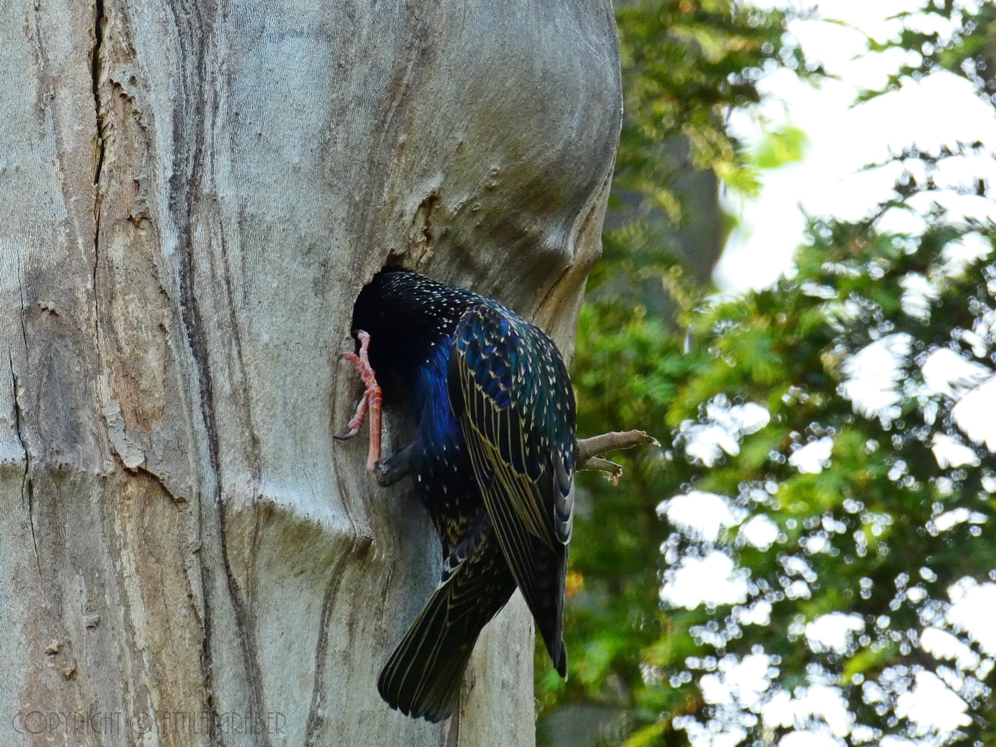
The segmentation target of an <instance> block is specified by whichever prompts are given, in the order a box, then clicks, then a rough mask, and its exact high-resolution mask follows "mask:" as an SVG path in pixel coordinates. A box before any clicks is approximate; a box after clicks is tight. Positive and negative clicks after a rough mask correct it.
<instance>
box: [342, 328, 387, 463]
mask: <svg viewBox="0 0 996 747" xmlns="http://www.w3.org/2000/svg"><path fill="white" fill-rule="evenodd" d="M356 336H357V337H358V338H359V340H360V354H359V355H357V354H356V353H343V354H342V355H341V356H340V357H341V358H343V360H347V361H349V362H350V363H352V364H353V365H354V366H356V370H357V371H358V372H359V374H360V378H361V379H363V385H364V386H365V387H366V389H365V390H364V392H363V399H361V400H360V404H358V405H357V406H356V414H355V415H353V419H352V420H350V421H349V423H348V424H347V427H348V428H349V430H348V431H347V432H346V433H344V434H343V435H341V436H336V438H338V439H339V440H340V441H345V440H346V439H349V438H352V437H353V436H355V435H356V434H357V433H359V432H360V426H361V425H363V418H364V417H365V416H366V414H367V411H368V410H369V411H370V450H369V452H368V453H367V472H369V473H370V474H374V472H375V471H376V469H377V462H379V461H380V412H381V403H382V402H383V394H382V393H381V391H380V385H379V384H378V383H377V378H376V377H375V376H374V370H373V368H371V367H370V358H369V356H368V354H367V350H368V349H369V348H370V335H369V334H367V333H366V332H364V331H363V330H359V331H357V333H356Z"/></svg>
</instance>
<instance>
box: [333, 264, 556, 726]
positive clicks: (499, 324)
mask: <svg viewBox="0 0 996 747" xmlns="http://www.w3.org/2000/svg"><path fill="white" fill-rule="evenodd" d="M353 326H354V328H355V329H357V330H360V329H362V330H365V331H366V332H368V333H369V334H370V346H369V354H370V362H371V365H372V367H373V369H374V371H376V372H377V375H378V378H379V379H380V380H381V385H382V386H384V392H385V396H386V397H387V398H388V401H390V399H391V398H392V396H396V393H395V392H393V391H392V390H391V387H390V384H389V379H390V378H391V377H392V376H393V377H395V378H400V379H403V380H404V381H405V382H406V384H407V387H408V389H409V390H410V394H411V401H412V404H413V406H414V408H415V415H416V421H417V427H416V436H415V440H414V443H413V444H412V447H411V449H410V451H409V452H408V454H409V455H410V460H411V468H412V472H413V475H414V482H415V490H416V493H417V494H418V496H419V497H420V499H421V500H422V502H423V503H424V504H425V506H426V508H427V509H428V511H429V514H430V516H431V517H432V520H433V523H434V524H435V526H436V529H437V530H438V532H439V535H440V538H441V539H442V543H443V552H444V556H445V558H446V559H445V563H444V569H443V574H442V579H441V582H440V585H439V587H438V588H437V589H436V591H435V592H434V594H433V596H432V598H431V599H430V600H429V602H428V603H427V604H426V606H425V607H424V608H423V610H422V612H421V613H420V614H419V616H418V618H416V620H415V622H414V623H413V624H412V626H411V627H410V628H409V630H408V632H407V634H406V635H405V637H404V639H403V640H402V642H401V644H400V645H399V646H398V648H397V649H396V650H395V652H394V654H393V655H392V656H391V658H390V660H389V661H388V663H387V665H386V666H385V667H384V670H383V672H382V673H381V677H380V681H379V688H380V692H381V695H382V696H383V697H384V699H385V700H386V701H387V702H388V703H389V704H390V705H391V706H392V707H395V708H398V709H399V710H401V711H402V712H404V713H406V714H408V715H410V716H412V717H416V718H418V717H421V718H426V719H428V720H430V721H438V720H440V719H443V718H446V717H448V716H449V715H450V714H451V713H452V712H453V710H454V708H455V706H456V703H457V698H458V695H459V689H460V684H461V682H462V679H463V672H464V669H465V668H466V665H467V662H468V661H469V659H470V654H471V652H472V651H473V647H474V643H475V642H476V640H477V637H478V635H479V634H480V632H481V630H482V629H483V627H484V625H486V624H487V622H488V621H489V620H490V619H491V618H492V617H493V616H494V615H495V614H497V613H498V611H499V610H501V608H502V607H503V606H504V605H505V603H506V602H507V601H508V599H509V598H510V597H511V595H512V593H513V592H514V591H515V588H516V586H518V587H519V588H520V589H521V590H522V593H523V596H524V597H525V599H526V603H527V604H528V605H529V608H530V610H531V611H532V614H533V617H534V619H535V620H536V624H537V627H538V628H539V631H540V634H541V636H542V637H543V640H544V642H545V644H546V647H547V650H548V651H549V652H550V657H551V659H552V661H553V664H554V667H555V668H556V669H557V671H558V672H559V673H560V674H561V676H566V672H567V654H566V651H565V649H564V643H563V603H564V581H565V574H566V567H567V549H568V543H569V542H570V536H571V527H572V517H573V503H574V451H575V433H574V422H575V404H574V392H573V390H572V388H571V383H570V379H569V378H568V375H567V369H566V367H565V366H564V363H563V361H562V359H561V357H560V354H559V353H558V351H557V349H556V347H555V346H554V345H553V343H552V342H551V341H550V340H549V338H548V337H547V336H546V335H545V334H543V332H542V331H540V330H539V329H538V328H536V327H535V326H533V325H532V324H530V323H529V322H527V321H525V320H524V319H522V318H521V317H519V316H518V315H517V314H515V313H514V312H512V311H510V310H509V309H507V308H505V307H504V306H502V305H501V304H499V303H497V302H496V301H492V300H490V299H487V298H484V297H482V296H479V295H477V294H475V293H471V292H470V291H466V290H463V289H459V288H453V287H450V286H447V285H444V284H442V283H437V282H435V281H433V280H430V279H428V278H425V277H423V276H421V275H417V274H415V273H411V272H407V271H402V270H385V271H383V272H381V273H380V274H379V275H377V277H375V278H374V280H373V281H372V282H371V283H370V285H368V286H367V287H366V288H364V290H363V292H362V293H361V294H360V297H359V298H358V299H357V302H356V307H355V311H354V316H353Z"/></svg>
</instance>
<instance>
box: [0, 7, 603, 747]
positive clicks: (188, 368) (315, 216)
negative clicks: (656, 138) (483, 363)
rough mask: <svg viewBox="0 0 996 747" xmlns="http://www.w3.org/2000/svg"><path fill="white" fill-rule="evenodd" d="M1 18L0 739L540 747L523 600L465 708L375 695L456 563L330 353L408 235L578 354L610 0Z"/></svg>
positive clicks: (599, 181)
mask: <svg viewBox="0 0 996 747" xmlns="http://www.w3.org/2000/svg"><path fill="white" fill-rule="evenodd" d="M0 39H3V43H2V44H0V115H2V122H3V133H2V135H0V137H2V144H3V145H2V148H0V198H2V199H0V226H2V229H0V501H2V503H0V507H2V510H0V568H2V572H0V610H2V612H0V621H2V624H3V628H4V631H5V632H4V635H2V636H0V743H3V744H4V745H8V744H9V745H28V744H49V743H55V744H63V743H67V744H87V745H117V744H143V745H167V744H179V745H201V744H226V745H227V744H232V745H243V744H246V745H257V744H258V745H304V744H308V745H339V744H343V745H346V744H349V745H352V744H375V745H382V744H385V745H386V744H393V745H440V744H447V745H474V746H475V747H480V746H483V745H528V744H531V743H532V741H533V728H534V727H533V696H532V657H533V634H532V623H531V620H530V618H529V615H528V612H527V611H526V610H525V607H524V605H523V604H522V602H521V599H520V598H519V597H518V595H516V597H515V598H514V599H513V602H512V603H511V604H510V605H509V607H508V609H506V610H505V611H504V612H503V613H502V614H501V615H500V616H499V617H498V618H497V619H496V620H495V621H494V622H493V623H492V624H491V625H490V626H489V629H488V630H487V631H486V632H485V635H484V636H483V637H482V640H481V642H480V643H479V645H478V650H477V653H476V654H475V658H474V660H473V662H472V665H471V670H470V672H469V673H468V678H467V684H466V686H465V690H464V694H463V697H462V704H461V710H460V713H459V714H458V716H456V717H454V719H452V720H451V721H450V722H449V723H447V724H443V725H429V724H425V723H423V722H414V721H411V720H409V719H407V718H405V717H403V716H401V715H399V714H397V713H395V712H393V711H391V710H390V709H389V708H388V707H387V706H386V705H385V704H384V703H383V702H382V701H381V699H380V697H379V696H378V694H377V691H376V677H377V674H378V672H379V670H380V667H381V666H382V665H383V663H384V661H385V660H386V658H387V656H388V655H389V653H390V650H391V649H392V647H393V645H394V644H395V643H396V642H397V641H398V640H399V639H400V637H401V635H402V633H403V632H404V629H405V627H406V626H407V624H408V623H409V622H410V620H411V619H412V618H413V617H414V615H415V613H416V611H417V610H418V608H419V606H420V605H421V603H422V602H423V601H424V600H425V599H427V598H428V595H429V593H430V591H431V589H432V588H433V586H434V582H435V580H436V578H437V577H438V568H439V562H440V559H439V557H438V548H437V544H438V543H437V541H436V540H435V538H434V536H433V532H432V530H431V527H430V524H429V522H428V519H427V517H426V516H425V513H424V511H423V510H422V508H421V507H420V506H419V505H418V504H417V501H416V500H415V499H414V497H413V496H411V494H410V492H409V491H408V490H407V489H406V486H405V483H401V484H400V485H398V486H396V487H394V488H391V489H389V490H384V489H379V488H377V487H376V485H375V483H374V481H373V479H372V478H371V477H370V476H369V475H367V474H366V472H365V471H364V469H363V465H364V461H365V453H366V446H365V444H364V443H361V441H362V440H363V439H357V440H356V441H354V442H350V443H349V444H346V445H341V444H338V443H336V442H334V441H333V440H332V434H333V433H337V432H341V431H342V430H343V428H344V424H345V423H346V421H347V420H348V419H349V416H350V414H351V411H352V408H353V406H354V405H355V401H356V398H357V396H358V394H359V391H360V389H359V385H358V381H357V379H356V377H355V373H354V371H353V370H352V369H351V368H350V367H349V366H348V365H346V364H342V363H340V362H339V360H338V354H339V353H340V352H342V351H344V350H347V349H349V348H350V338H349V323H350V314H351V307H352V302H353V299H354V298H355V297H356V295H357V293H358V292H359V289H360V288H361V287H362V285H363V284H364V283H365V282H366V281H367V280H368V279H369V278H370V277H371V276H372V275H373V274H374V272H376V270H377V269H378V268H379V267H380V266H381V265H382V264H383V263H384V262H385V261H386V260H387V259H388V258H389V257H390V258H393V261H398V262H401V263H403V264H404V265H405V266H408V267H411V268H417V269H419V270H421V271H423V272H426V273H427V274H430V275H432V276H433V277H436V278H438V279H441V280H444V281H448V282H451V283H456V284H460V285H465V286H469V287H472V288H473V289H474V290H477V291H478V292H481V293H484V294H486V295H490V296H493V297H495V298H498V299H499V300H501V301H503V302H505V303H507V304H508V305H510V306H512V307H513V308H515V309H517V310H518V311H520V312H521V313H523V314H525V315H526V316H528V317H531V318H533V319H535V320H537V321H538V322H539V323H540V324H541V325H542V326H544V327H545V328H546V329H547V330H548V331H549V332H550V333H551V334H552V335H553V336H554V338H555V339H556V341H557V342H558V343H559V344H560V345H561V348H562V350H564V351H565V352H567V353H569V352H570V350H571V346H572V338H573V331H574V325H575V322H576V316H577V311H578V308H579V304H580V299H581V291H582V289H583V284H584V279H585V276H586V274H587V270H588V268H589V267H590V265H591V263H592V262H594V261H595V259H596V258H597V255H598V252H599V232H600V229H601V225H602V218H603V213H604V207H605V201H606V197H607V191H608V184H609V178H610V172H611V168H612V161H613V156H614V152H615V146H616V142H617V138H618V130H619V123H620V101H621V97H620V89H619V72H618V49H617V42H616V35H615V26H614V22H613V17H612V9H611V6H610V3H609V1H608V0H544V1H543V2H536V1H535V0H502V2H493V1H492V0H436V1H433V2H429V1H428V0H426V1H424V2H423V1H421V0H410V1H409V2H405V1H404V0H394V1H388V2H383V0H381V2H373V0H368V2H332V3H325V2H314V1H313V2H298V1H296V0H283V1H281V0H273V1H270V2H261V1H259V0H249V1H248V2H241V3H228V4H226V3H222V2H218V3H212V2H209V1H207V0H204V1H194V0H191V1H190V2H183V1H182V0H164V2H161V3H158V2H157V3H149V2H144V1H140V0H97V5H96V7H94V6H92V5H90V6H88V5H86V4H85V3H79V2H69V1H68V0H38V2H37V3H30V2H26V0H12V1H7V2H3V3H2V4H0ZM387 421H388V429H389V430H388V439H390V433H391V431H390V428H391V426H392V424H394V425H395V428H397V427H401V428H404V423H403V418H399V414H398V413H390V412H389V413H388V414H387ZM398 423H401V425H400V426H398V425H397V424H398ZM364 433H365V431H364ZM394 440H395V441H396V442H397V441H399V440H400V439H398V438H395V439H394ZM395 445H397V444H395ZM205 713H206V714H209V716H208V717H207V718H205V717H203V716H202V714H205ZM60 714H61V715H60ZM247 714H255V716H256V718H257V719H258V721H257V722H256V723H255V725H254V728H252V729H250V728H249V725H248V724H247V723H246V722H245V721H244V719H245V718H246V716H247ZM81 717H82V718H84V719H85V721H83V722H82V723H81V720H80V719H81ZM31 732H37V733H31Z"/></svg>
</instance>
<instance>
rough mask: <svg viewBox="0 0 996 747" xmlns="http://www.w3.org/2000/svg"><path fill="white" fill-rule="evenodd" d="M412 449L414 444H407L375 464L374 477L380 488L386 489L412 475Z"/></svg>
mask: <svg viewBox="0 0 996 747" xmlns="http://www.w3.org/2000/svg"><path fill="white" fill-rule="evenodd" d="M414 447H415V444H413V443H412V444H408V445H407V446H406V447H405V448H403V449H401V450H400V451H396V452H394V453H393V454H391V456H389V457H387V458H386V459H381V460H380V461H379V462H377V467H376V469H375V470H374V477H376V478H377V484H378V485H380V486H381V487H382V488H388V487H390V486H391V485H394V483H396V482H399V481H401V480H402V479H404V478H405V477H408V475H410V474H411V473H412V449H413V448H414Z"/></svg>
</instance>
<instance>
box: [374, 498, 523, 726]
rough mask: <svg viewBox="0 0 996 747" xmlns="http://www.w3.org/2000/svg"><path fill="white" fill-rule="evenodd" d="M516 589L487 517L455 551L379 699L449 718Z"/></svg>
mask: <svg viewBox="0 0 996 747" xmlns="http://www.w3.org/2000/svg"><path fill="white" fill-rule="evenodd" d="M514 591H515V580H514V579H513V578H512V574H511V571H509V569H508V566H507V565H506V564H505V559H504V558H503V557H502V556H501V553H500V551H499V550H498V547H497V542H496V540H495V538H494V535H493V533H492V531H491V524H490V521H488V520H487V518H486V517H484V520H482V521H481V522H480V523H479V525H478V526H477V527H476V529H475V530H473V531H471V532H469V533H468V536H467V537H466V538H465V540H464V541H462V542H461V543H460V544H458V545H457V546H456V547H455V548H454V549H453V551H452V553H451V554H450V556H449V557H448V558H447V560H446V566H445V570H444V573H443V583H442V584H440V585H439V587H438V588H437V589H436V591H435V592H433V594H432V597H431V598H430V599H429V601H428V603H427V604H426V605H425V607H424V608H423V609H422V611H421V612H420V613H419V615H418V617H417V618H415V622H413V623H412V625H411V627H410V628H408V632H407V633H405V637H404V638H403V639H402V641H401V643H400V644H399V645H398V647H397V649H395V651H394V653H393V654H391V658H390V660H388V662H387V665H386V666H385V667H384V669H383V671H382V672H381V673H380V679H379V681H378V683H377V687H378V689H379V690H380V694H381V697H383V698H384V700H386V701H387V703H388V705H390V706H391V707H392V708H397V709H398V710H399V711H401V712H402V713H404V714H405V715H407V716H411V717H412V718H424V719H426V720H427V721H432V722H436V721H442V720H443V719H445V718H448V717H449V716H451V715H452V714H453V711H454V710H456V706H457V701H458V699H459V696H460V685H461V684H462V683H463V673H464V671H465V670H466V669H467V663H468V662H469V661H470V655H471V654H472V653H473V651H474V644H475V643H477V638H478V636H480V634H481V631H482V630H483V629H484V626H485V625H487V624H488V621H489V620H491V618H492V617H494V616H495V615H497V614H498V612H499V611H500V610H501V608H502V607H504V606H505V603H506V602H507V601H508V600H509V597H511V596H512V592H514Z"/></svg>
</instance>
